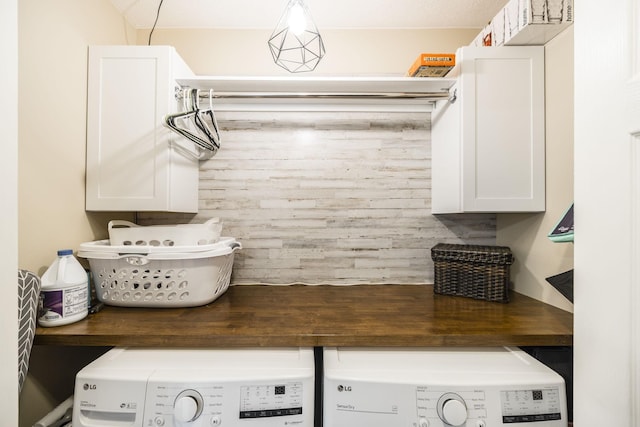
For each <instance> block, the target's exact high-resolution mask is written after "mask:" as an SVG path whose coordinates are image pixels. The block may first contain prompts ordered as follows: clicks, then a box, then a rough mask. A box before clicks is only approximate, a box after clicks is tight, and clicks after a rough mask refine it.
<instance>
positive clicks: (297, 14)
mask: <svg viewBox="0 0 640 427" xmlns="http://www.w3.org/2000/svg"><path fill="white" fill-rule="evenodd" d="M288 24H289V30H290V31H291V32H293V34H295V35H296V36H299V35H301V34H302V33H304V30H305V28H306V27H307V19H306V18H305V16H304V10H303V9H302V5H300V3H296V4H294V5H293V6H292V7H291V12H290V13H289V21H288Z"/></svg>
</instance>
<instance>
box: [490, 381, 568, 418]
mask: <svg viewBox="0 0 640 427" xmlns="http://www.w3.org/2000/svg"><path fill="white" fill-rule="evenodd" d="M500 400H501V402H502V422H503V423H504V424H513V423H533V422H538V421H553V420H559V419H561V413H560V410H561V402H560V391H559V389H558V388H557V387H554V388H547V389H536V390H507V391H501V392H500Z"/></svg>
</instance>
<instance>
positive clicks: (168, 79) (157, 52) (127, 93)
mask: <svg viewBox="0 0 640 427" xmlns="http://www.w3.org/2000/svg"><path fill="white" fill-rule="evenodd" d="M185 73H188V76H190V75H191V72H190V71H189V69H188V67H187V66H186V65H185V64H184V62H182V60H181V59H180V58H179V57H178V55H177V54H176V52H175V50H174V49H173V48H171V47H169V46H150V47H149V46H93V47H91V48H90V49H89V87H88V106H87V115H88V117H87V194H86V209H87V210H99V211H173V212H197V208H198V206H197V205H198V162H197V160H195V159H194V158H192V157H190V156H188V155H185V154H184V151H180V147H179V146H178V144H183V143H184V142H182V141H178V140H177V139H178V136H177V135H173V134H172V133H171V132H170V131H169V130H168V129H167V128H165V127H164V126H163V124H162V123H163V118H164V116H165V115H166V114H168V113H170V112H174V111H175V110H176V108H177V105H178V102H177V101H176V99H175V86H176V84H175V79H176V77H185Z"/></svg>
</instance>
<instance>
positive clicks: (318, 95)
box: [176, 88, 450, 101]
mask: <svg viewBox="0 0 640 427" xmlns="http://www.w3.org/2000/svg"><path fill="white" fill-rule="evenodd" d="M182 96H183V95H182V88H178V89H177V90H176V99H178V100H180V99H182ZM199 97H200V99H211V98H213V99H294V98H304V99H313V98H315V99H416V100H425V101H437V100H440V99H448V98H449V97H450V95H449V92H433V93H424V92H420V93H412V92H389V93H377V92H376V93H374V92H372V93H344V92H341V93H337V92H336V93H332V92H214V93H213V94H209V91H204V90H203V91H201V92H200V93H199Z"/></svg>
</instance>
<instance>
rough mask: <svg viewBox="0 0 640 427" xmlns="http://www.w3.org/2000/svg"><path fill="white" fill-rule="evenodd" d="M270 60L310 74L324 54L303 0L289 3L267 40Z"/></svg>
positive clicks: (320, 39)
mask: <svg viewBox="0 0 640 427" xmlns="http://www.w3.org/2000/svg"><path fill="white" fill-rule="evenodd" d="M269 49H270V50H271V56H273V61H274V62H275V63H276V64H277V65H279V66H280V67H282V68H284V69H285V70H287V71H289V72H290V73H299V72H305V71H313V70H314V69H315V68H316V66H317V65H318V63H319V62H320V60H321V59H322V57H323V56H324V54H325V49H324V43H323V42H322V37H321V36H320V33H319V32H318V28H317V27H316V24H315V23H314V22H313V19H312V18H311V13H309V9H308V8H307V6H306V5H305V4H304V2H303V0H290V1H289V3H288V4H287V7H286V8H285V10H284V13H283V14H282V16H281V17H280V20H279V21H278V25H276V28H275V29H274V30H273V33H272V34H271V37H270V38H269Z"/></svg>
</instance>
